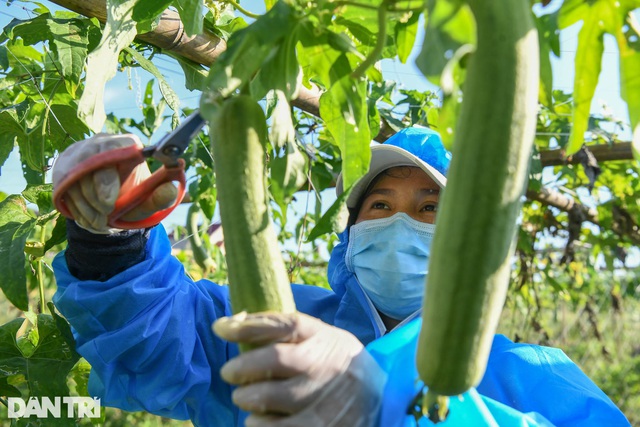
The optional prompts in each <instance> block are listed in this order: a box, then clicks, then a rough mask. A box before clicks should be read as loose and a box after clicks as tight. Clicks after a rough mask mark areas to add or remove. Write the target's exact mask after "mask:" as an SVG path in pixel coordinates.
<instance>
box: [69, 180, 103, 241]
mask: <svg viewBox="0 0 640 427" xmlns="http://www.w3.org/2000/svg"><path fill="white" fill-rule="evenodd" d="M67 194H68V197H67V199H66V203H67V207H68V208H69V210H70V211H71V213H72V214H73V217H74V220H75V221H76V223H78V225H80V226H81V227H82V228H85V229H87V230H95V231H99V232H100V231H105V230H106V229H107V228H108V227H107V216H106V215H103V214H101V213H100V212H99V211H97V210H96V209H95V208H94V207H93V206H92V205H91V203H89V202H88V201H87V199H85V197H84V195H83V194H82V188H81V186H80V185H72V186H71V187H69V190H67Z"/></svg>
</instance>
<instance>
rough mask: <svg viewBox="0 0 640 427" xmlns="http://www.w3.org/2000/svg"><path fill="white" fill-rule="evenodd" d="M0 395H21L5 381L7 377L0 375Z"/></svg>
mask: <svg viewBox="0 0 640 427" xmlns="http://www.w3.org/2000/svg"><path fill="white" fill-rule="evenodd" d="M0 375H1V372H0ZM0 396H6V397H22V393H20V390H18V389H17V388H15V387H14V386H12V385H10V384H9V383H8V382H7V377H0Z"/></svg>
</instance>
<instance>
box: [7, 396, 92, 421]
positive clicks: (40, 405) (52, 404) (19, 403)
mask: <svg viewBox="0 0 640 427" xmlns="http://www.w3.org/2000/svg"><path fill="white" fill-rule="evenodd" d="M7 403H8V406H9V408H8V409H9V418H30V417H34V416H35V417H36V418H49V417H51V418H100V399H98V398H95V397H94V398H91V397H80V396H65V397H59V396H58V397H46V396H44V397H31V398H29V400H27V401H25V400H24V399H22V398H20V397H9V398H7Z"/></svg>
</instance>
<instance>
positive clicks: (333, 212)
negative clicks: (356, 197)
mask: <svg viewBox="0 0 640 427" xmlns="http://www.w3.org/2000/svg"><path fill="white" fill-rule="evenodd" d="M350 192H351V188H349V189H348V191H344V192H343V193H342V194H341V195H340V196H339V197H338V198H337V199H336V201H335V202H333V204H332V205H331V206H330V207H329V209H327V211H326V212H325V213H324V215H322V217H321V218H320V220H318V222H317V223H316V226H315V227H313V229H312V230H311V232H310V233H309V237H307V242H312V241H314V240H315V239H317V238H318V237H320V236H322V235H323V234H327V233H332V232H333V233H341V232H342V231H343V230H344V229H345V228H347V222H348V221H349V209H348V208H347V203H346V201H347V197H349V193H350Z"/></svg>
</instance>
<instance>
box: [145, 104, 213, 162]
mask: <svg viewBox="0 0 640 427" xmlns="http://www.w3.org/2000/svg"><path fill="white" fill-rule="evenodd" d="M205 124H206V121H205V119H204V118H202V116H201V115H200V112H199V111H198V110H196V111H195V112H194V113H192V114H191V115H190V116H189V117H187V118H186V119H184V120H183V121H182V123H181V124H180V126H178V127H177V128H175V129H174V130H173V131H172V132H170V133H168V134H167V135H166V136H165V137H164V138H162V139H161V140H160V141H159V142H158V143H157V144H155V145H152V146H150V147H147V148H145V149H144V150H143V152H144V154H145V156H149V157H153V158H154V159H157V160H159V161H161V162H162V163H163V164H164V165H166V166H175V165H177V164H178V158H179V157H180V156H181V155H182V153H184V152H185V150H186V149H187V147H189V143H190V142H191V140H192V139H193V138H194V137H195V136H196V135H197V134H198V132H200V129H202V127H203V126H204V125H205Z"/></svg>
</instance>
